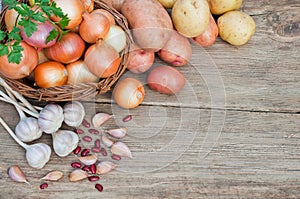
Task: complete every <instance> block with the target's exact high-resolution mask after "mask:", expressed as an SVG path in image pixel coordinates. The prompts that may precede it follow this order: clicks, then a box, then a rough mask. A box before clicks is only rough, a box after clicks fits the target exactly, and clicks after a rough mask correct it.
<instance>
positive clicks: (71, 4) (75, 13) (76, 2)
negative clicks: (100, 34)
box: [51, 0, 84, 29]
mask: <svg viewBox="0 0 300 199" xmlns="http://www.w3.org/2000/svg"><path fill="white" fill-rule="evenodd" d="M53 2H55V3H56V6H57V7H59V8H61V9H62V11H63V13H64V14H67V15H68V18H69V19H70V21H69V23H68V25H67V26H66V29H72V28H75V27H76V26H78V25H79V24H80V23H81V21H82V14H83V12H84V6H83V5H82V2H81V0H53ZM51 19H52V20H53V21H55V22H58V21H60V18H59V17H56V16H52V17H51Z"/></svg>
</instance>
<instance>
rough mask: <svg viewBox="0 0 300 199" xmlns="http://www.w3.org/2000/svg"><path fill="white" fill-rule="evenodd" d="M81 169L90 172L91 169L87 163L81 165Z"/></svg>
mask: <svg viewBox="0 0 300 199" xmlns="http://www.w3.org/2000/svg"><path fill="white" fill-rule="evenodd" d="M82 170H83V171H86V172H90V171H91V169H90V167H89V166H88V165H85V166H83V167H82Z"/></svg>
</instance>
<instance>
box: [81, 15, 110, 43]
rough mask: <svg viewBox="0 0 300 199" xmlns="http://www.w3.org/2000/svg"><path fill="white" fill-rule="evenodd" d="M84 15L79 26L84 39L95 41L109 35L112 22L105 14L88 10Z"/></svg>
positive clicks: (89, 41) (90, 41)
mask: <svg viewBox="0 0 300 199" xmlns="http://www.w3.org/2000/svg"><path fill="white" fill-rule="evenodd" d="M82 16H83V21H82V23H81V24H80V27H79V34H80V36H81V37H82V39H83V40H84V41H86V42H88V43H95V42H96V41H97V40H98V39H102V38H104V37H105V36H106V35H107V33H108V31H109V28H110V23H109V20H108V19H107V17H106V16H105V15H103V14H98V13H91V14H90V13H87V12H86V13H84V14H83V15H82Z"/></svg>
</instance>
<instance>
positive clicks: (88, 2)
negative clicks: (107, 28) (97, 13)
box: [81, 0, 94, 12]
mask: <svg viewBox="0 0 300 199" xmlns="http://www.w3.org/2000/svg"><path fill="white" fill-rule="evenodd" d="M81 2H82V3H83V5H84V8H85V10H86V11H88V12H92V11H93V10H94V0H81Z"/></svg>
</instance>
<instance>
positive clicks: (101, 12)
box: [92, 8, 116, 25]
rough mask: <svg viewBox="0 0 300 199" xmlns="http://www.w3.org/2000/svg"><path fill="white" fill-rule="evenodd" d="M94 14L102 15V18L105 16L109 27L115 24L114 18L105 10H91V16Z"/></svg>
mask: <svg viewBox="0 0 300 199" xmlns="http://www.w3.org/2000/svg"><path fill="white" fill-rule="evenodd" d="M94 13H98V14H103V15H104V16H106V18H107V19H108V21H109V23H110V25H115V24H116V21H115V18H114V16H113V15H112V14H111V13H110V12H108V11H107V10H104V9H101V8H99V9H96V10H93V12H92V14H94Z"/></svg>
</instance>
